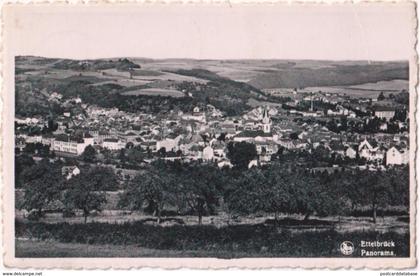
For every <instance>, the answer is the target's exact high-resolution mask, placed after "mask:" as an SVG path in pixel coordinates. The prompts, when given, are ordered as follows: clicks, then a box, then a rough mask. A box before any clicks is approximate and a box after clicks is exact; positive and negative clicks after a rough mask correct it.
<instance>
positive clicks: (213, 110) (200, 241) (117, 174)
mask: <svg viewBox="0 0 420 276" xmlns="http://www.w3.org/2000/svg"><path fill="white" fill-rule="evenodd" d="M305 7H307V8H305ZM413 7H414V5H408V4H407V3H406V4H396V3H389V4H386V5H363V4H360V5H356V4H343V5H336V6H334V5H331V6H322V5H320V6H317V5H312V6H311V5H309V6H305V5H296V6H292V7H288V6H280V7H276V8H273V9H271V8H269V7H268V8H267V7H265V9H262V8H261V7H259V8H256V9H253V8H251V7H246V6H244V7H238V6H235V5H234V6H233V7H231V8H229V7H222V8H220V7H219V8H217V7H214V6H213V7H211V8H210V9H208V10H207V11H208V13H207V15H206V16H204V11H203V10H204V9H203V8H202V9H201V11H199V10H200V9H198V8H197V6H192V7H190V8H191V9H192V10H194V9H196V10H195V11H194V12H193V11H191V10H188V9H186V10H182V9H171V8H164V9H163V10H161V13H160V12H159V11H158V10H157V9H151V10H148V9H147V8H146V9H141V8H140V9H136V8H133V10H127V9H124V12H122V10H123V9H122V10H121V11H120V10H118V9H117V10H116V11H115V12H111V11H110V10H106V11H105V10H104V11H101V10H100V9H96V10H94V9H93V8H89V7H81V9H80V11H79V12H76V10H74V11H73V10H72V8H66V9H57V10H54V9H52V11H51V12H50V13H43V12H42V11H41V10H37V9H36V8H34V9H32V10H31V9H29V8H26V9H25V8H22V7H18V8H16V9H15V10H13V9H11V10H13V11H14V12H10V21H6V22H12V21H13V20H12V19H14V21H13V22H15V23H13V24H16V28H18V34H19V35H18V37H17V38H14V39H13V41H15V42H14V43H20V44H23V42H25V41H28V43H27V44H26V45H25V47H22V49H25V50H22V51H18V50H11V51H12V52H13V60H12V64H13V89H14V93H12V92H11V96H9V97H11V98H12V102H13V103H14V105H13V109H11V110H13V120H14V121H10V122H7V121H6V122H5V121H4V122H3V123H6V124H7V127H8V128H10V129H11V128H13V130H12V133H13V149H11V151H13V156H12V159H10V160H9V159H8V160H3V161H4V162H9V163H11V165H10V166H12V167H13V171H12V172H11V174H12V175H13V176H12V178H11V179H13V183H6V184H7V185H10V187H12V189H13V190H12V191H13V195H12V196H13V198H14V200H13V202H12V203H13V206H10V208H11V209H12V211H13V213H14V218H12V220H13V222H11V223H13V235H14V238H13V240H12V241H9V242H13V252H14V256H13V257H14V258H16V259H19V258H25V259H37V258H39V259H42V258H218V259H222V260H227V261H229V260H235V259H241V258H253V259H255V260H257V259H258V258H327V259H328V258H331V259H333V258H341V259H351V258H359V259H360V258H363V259H367V261H369V260H372V259H378V258H380V259H383V258H385V259H386V260H385V261H386V262H390V263H392V262H393V261H392V260H393V259H398V260H400V259H404V258H406V259H408V260H412V259H413V258H414V257H415V256H413V252H414V251H413V244H412V240H413V239H412V238H413V236H412V235H414V233H413V232H412V229H413V228H412V221H411V220H412V219H413V214H414V213H412V212H413V209H412V208H413V207H412V206H413V205H411V204H412V203H413V202H412V200H413V195H412V193H414V192H415V191H413V190H410V189H411V188H410V187H413V186H410V183H411V182H412V179H413V178H412V177H413V167H412V166H413V163H412V162H413V160H414V152H413V148H414V147H415V144H413V143H415V139H414V138H413V137H412V136H413V135H414V133H412V127H413V123H414V122H413V120H414V117H412V114H413V110H412V108H415V105H414V103H413V102H412V101H413V98H414V95H413V93H415V90H413V89H412V88H413V86H412V83H413V82H412V81H413V80H412V79H411V78H412V76H413V70H414V71H415V70H417V68H416V67H415V66H416V65H415V66H413V64H415V63H413V62H412V61H411V60H412V57H413V56H412V54H413V51H414V50H413V49H414V48H413V45H412V44H411V36H412V29H410V28H409V27H410V26H411V25H410V24H411V21H410V19H409V17H408V16H407V15H409V14H410V12H411V11H412V9H413ZM79 8H80V7H79ZM165 9H167V10H165ZM229 9H233V10H234V11H232V12H231V13H230V11H229ZM137 11H138V13H136V12H137ZM165 13H166V14H167V16H163V15H164V14H165ZM27 14H30V15H31V16H32V17H28V18H25V15H27ZM146 14H147V15H146ZM79 15H80V16H79ZM279 15H280V16H279ZM154 16H156V17H157V18H158V19H153V17H154ZM249 17H253V18H251V19H249V21H247V20H248V18H249ZM46 18H50V19H51V20H50V21H48V20H47V19H46ZM110 18H114V19H115V21H111V20H110ZM162 18H165V22H166V23H165V22H160V23H158V20H159V19H162ZM224 18H225V19H226V18H227V19H226V20H225V19H224ZM37 20H39V21H37ZM223 20H225V21H223ZM36 22H39V24H38V25H37V24H35V23H36ZM47 22H48V24H47ZM111 22H112V23H111ZM145 22H148V23H147V24H146V23H145ZM169 22H172V23H169ZM211 22H213V23H211ZM286 22H287V24H285V23H286ZM334 22H335V23H336V25H334V24H333V23H334ZM51 23H53V24H51ZM154 23H156V25H155V24H154ZM164 23H165V24H164ZM396 23H398V24H396ZM31 24H34V25H35V26H37V27H36V28H41V29H42V28H43V29H44V30H45V32H46V34H47V35H45V34H44V35H39V36H37V35H38V34H40V33H41V31H39V30H38V31H34V30H35V29H36V28H35V27H31ZM102 24H103V33H100V32H96V31H97V30H99V29H102V28H101V27H100V26H101V25H102ZM168 24H169V25H168ZM228 24H230V25H228ZM60 26H64V27H60ZM77 26H79V27H80V26H85V27H84V28H85V29H84V28H83V27H80V29H78V28H77ZM223 26H225V27H226V28H223ZM165 28H166V30H165V31H163V29H165ZM78 30H79V31H80V32H78ZM175 30H178V33H177V32H175ZM32 31H34V33H32V34H29V32H32ZM66 32H67V33H68V35H66ZM25 34H28V36H25ZM28 37H29V38H28ZM85 43H86V44H85ZM113 43H114V44H115V45H116V46H112V44H113ZM12 45H14V44H13V43H12ZM11 49H13V48H12V46H11ZM28 49H29V50H28ZM414 67H415V68H414ZM6 68H7V67H6ZM6 103H7V101H6ZM10 108H11V107H10ZM410 192H411V193H410ZM108 262H112V259H110V260H108Z"/></svg>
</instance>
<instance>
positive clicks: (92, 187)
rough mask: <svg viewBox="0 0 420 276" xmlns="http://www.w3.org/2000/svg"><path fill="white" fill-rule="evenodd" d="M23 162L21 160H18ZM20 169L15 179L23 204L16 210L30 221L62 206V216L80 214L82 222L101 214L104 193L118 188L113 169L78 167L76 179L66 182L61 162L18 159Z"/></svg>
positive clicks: (104, 200) (18, 205)
mask: <svg viewBox="0 0 420 276" xmlns="http://www.w3.org/2000/svg"><path fill="white" fill-rule="evenodd" d="M21 159H22V160H21ZM18 164H21V165H20V166H23V165H25V166H26V167H24V168H21V167H19V170H21V172H20V174H19V175H17V177H18V179H19V183H20V184H21V187H22V189H23V190H24V196H23V200H22V202H21V203H20V204H17V206H16V207H17V208H18V209H25V210H27V211H29V212H31V213H30V214H31V218H33V219H39V218H41V217H42V216H43V215H44V213H45V211H47V210H50V209H51V208H57V207H53V206H51V204H53V203H54V202H61V205H63V206H64V207H63V208H64V211H65V213H67V214H68V213H72V212H73V211H75V210H82V211H83V216H84V218H85V222H86V221H87V217H88V216H89V214H90V213H91V212H92V211H101V210H102V207H103V205H104V203H106V202H107V199H106V191H115V190H117V189H118V188H119V181H118V179H117V176H116V174H115V173H114V171H113V169H111V168H107V167H95V166H93V167H90V166H87V167H81V169H80V170H81V172H80V174H78V175H73V176H72V177H71V178H70V179H66V178H65V176H64V175H63V172H62V168H63V165H65V164H63V163H62V162H60V161H57V160H55V161H50V160H49V159H47V158H46V159H43V160H41V161H39V162H38V163H35V162H33V160H32V162H31V161H29V160H27V158H26V157H22V158H19V163H18Z"/></svg>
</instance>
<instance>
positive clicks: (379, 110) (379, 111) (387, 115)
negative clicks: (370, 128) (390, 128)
mask: <svg viewBox="0 0 420 276" xmlns="http://www.w3.org/2000/svg"><path fill="white" fill-rule="evenodd" d="M373 112H374V115H375V116H376V117H378V118H380V119H386V120H387V121H389V120H391V119H392V118H393V117H394V115H395V109H394V108H392V107H389V106H375V107H374V108H373Z"/></svg>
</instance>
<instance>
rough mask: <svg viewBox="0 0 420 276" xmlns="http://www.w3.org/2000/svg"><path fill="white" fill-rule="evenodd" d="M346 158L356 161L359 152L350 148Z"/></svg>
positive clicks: (347, 150)
mask: <svg viewBox="0 0 420 276" xmlns="http://www.w3.org/2000/svg"><path fill="white" fill-rule="evenodd" d="M346 156H347V157H348V158H350V159H355V158H356V157H357V151H356V150H355V149H354V148H353V147H348V148H347V149H346Z"/></svg>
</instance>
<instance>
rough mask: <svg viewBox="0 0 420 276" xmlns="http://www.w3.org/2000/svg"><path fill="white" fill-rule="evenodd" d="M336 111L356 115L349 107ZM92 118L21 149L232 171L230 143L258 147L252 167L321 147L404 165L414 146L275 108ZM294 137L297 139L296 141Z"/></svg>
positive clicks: (62, 123) (382, 113) (72, 117)
mask: <svg viewBox="0 0 420 276" xmlns="http://www.w3.org/2000/svg"><path fill="white" fill-rule="evenodd" d="M55 98H57V97H56V96H55ZM79 104H80V103H79ZM331 112H333V111H331ZM334 112H338V113H340V114H347V115H349V114H350V113H349V111H348V110H347V109H343V108H340V109H338V110H336V111H334ZM375 112H376V111H375ZM377 112H378V113H375V114H377V116H378V117H381V118H385V119H387V120H389V118H392V117H393V116H394V113H395V111H392V110H378V111H377ZM392 112H394V113H392ZM86 114H89V115H88V116H87V115H83V113H79V114H68V116H65V115H63V116H62V117H60V118H57V123H58V127H57V130H55V131H54V132H53V135H26V134H24V133H20V134H17V139H16V146H17V147H21V148H23V147H24V146H25V144H28V143H42V144H44V145H48V146H49V147H50V150H52V151H54V152H56V153H65V154H72V155H75V156H77V155H81V154H82V153H83V152H84V150H85V149H86V147H87V146H89V145H91V146H94V147H102V148H104V149H108V150H111V151H117V150H121V149H123V148H130V147H135V146H139V147H141V148H142V149H143V150H145V151H148V152H151V153H161V155H160V156H159V157H160V158H166V159H169V160H175V159H182V160H184V161H186V162H188V161H190V160H203V161H208V162H217V163H218V165H219V166H220V167H223V166H232V164H231V163H230V160H229V159H228V157H227V144H228V143H229V142H233V143H239V142H247V143H252V144H254V145H255V147H256V150H257V155H258V159H257V160H253V161H252V162H251V164H250V166H252V165H256V164H265V163H268V162H270V161H271V160H272V156H273V155H275V154H276V153H277V152H278V151H279V149H280V148H285V149H288V150H307V151H309V152H311V151H312V150H314V149H316V148H317V147H318V146H322V147H324V148H326V149H327V150H328V151H329V152H330V153H331V154H336V155H341V156H342V157H343V158H344V157H347V158H350V159H355V158H364V159H365V160H366V161H367V162H371V163H378V164H379V163H384V160H385V163H386V164H387V165H402V164H407V163H408V160H409V155H408V141H407V139H405V136H404V135H401V137H400V136H398V135H395V136H394V137H392V139H388V141H385V140H386V139H385V140H384V139H380V140H381V142H379V141H378V140H379V139H376V138H377V137H376V136H373V137H361V136H356V137H354V135H353V136H352V134H348V136H349V137H347V136H343V135H341V134H336V133H333V132H331V131H329V130H328V129H327V128H326V127H325V126H321V125H318V124H306V123H302V124H299V125H298V124H297V123H296V122H294V121H292V120H290V119H289V118H287V117H284V118H282V117H281V116H279V115H278V110H277V109H276V108H273V107H271V108H270V107H258V108H255V109H253V110H252V111H250V112H248V113H247V114H244V115H243V116H238V117H230V118H224V117H222V113H221V112H220V111H219V110H217V109H216V108H215V107H214V106H211V105H207V106H203V107H198V106H197V107H195V108H194V109H193V110H192V111H191V112H190V113H188V112H186V113H184V112H182V111H180V110H174V111H172V112H170V113H169V114H165V115H161V114H160V115H151V114H130V113H126V112H122V111H119V110H118V109H116V108H113V109H105V108H99V107H95V106H89V107H86ZM273 116H274V117H276V121H275V122H273V119H272V118H273ZM16 122H17V123H19V124H26V125H30V124H45V122H43V121H42V120H40V119H36V118H26V119H16ZM74 129H79V130H80V129H81V130H82V133H83V134H82V135H78V136H77V137H76V136H75V135H74V133H71V131H70V133H69V130H74ZM292 133H294V134H295V136H296V137H292ZM79 134H80V133H79Z"/></svg>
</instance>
